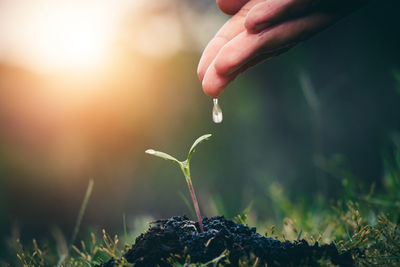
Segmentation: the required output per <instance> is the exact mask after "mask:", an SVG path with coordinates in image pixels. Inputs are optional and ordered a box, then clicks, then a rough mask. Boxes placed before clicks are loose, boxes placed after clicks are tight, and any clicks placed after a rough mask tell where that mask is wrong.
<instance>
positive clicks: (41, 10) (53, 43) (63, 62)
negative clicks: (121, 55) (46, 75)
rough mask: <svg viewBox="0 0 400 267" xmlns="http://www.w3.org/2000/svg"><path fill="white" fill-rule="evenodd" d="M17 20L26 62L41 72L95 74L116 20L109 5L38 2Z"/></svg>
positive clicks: (107, 48)
mask: <svg viewBox="0 0 400 267" xmlns="http://www.w3.org/2000/svg"><path fill="white" fill-rule="evenodd" d="M27 10H28V11H27V12H26V13H25V14H23V17H21V18H20V19H19V20H18V22H17V23H18V24H19V25H18V26H16V27H14V30H15V29H19V31H18V32H16V33H15V34H16V35H17V37H18V39H19V43H20V44H21V45H23V46H24V53H23V54H22V55H19V56H20V57H24V59H25V63H27V64H29V65H31V66H32V67H33V68H34V69H36V70H37V71H41V72H55V71H56V72H58V71H65V70H73V71H75V72H76V71H78V72H79V71H92V70H94V69H96V68H98V67H99V66H100V65H101V64H102V63H104V60H105V58H106V56H107V53H109V49H110V45H111V43H112V41H113V39H112V38H113V32H114V30H115V24H114V22H115V20H114V19H113V18H112V17H111V15H110V13H111V14H112V12H107V11H109V10H108V8H107V5H101V4H97V5H93V4H90V1H89V2H87V1H86V2H84V1H83V2H77V1H39V3H36V4H35V5H33V4H31V6H30V8H29V9H27Z"/></svg>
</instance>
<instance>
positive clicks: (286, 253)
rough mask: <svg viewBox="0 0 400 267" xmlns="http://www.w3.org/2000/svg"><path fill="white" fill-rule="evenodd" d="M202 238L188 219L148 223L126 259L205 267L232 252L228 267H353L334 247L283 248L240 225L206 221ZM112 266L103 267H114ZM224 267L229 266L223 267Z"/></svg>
mask: <svg viewBox="0 0 400 267" xmlns="http://www.w3.org/2000/svg"><path fill="white" fill-rule="evenodd" d="M203 225H204V232H200V230H199V225H198V223H197V222H193V221H191V220H189V219H188V218H187V217H186V216H177V217H172V218H170V219H166V220H158V221H155V222H153V223H150V227H149V230H148V231H147V232H145V233H143V234H141V235H140V236H139V237H138V238H136V242H135V244H134V245H133V246H132V248H131V249H130V250H129V251H128V252H127V253H126V254H125V255H124V257H125V258H126V260H127V261H128V262H129V263H134V266H136V267H140V266H157V265H158V266H160V267H164V266H171V264H170V263H168V261H167V260H166V259H167V258H169V257H170V256H171V255H180V257H177V258H176V259H175V260H177V261H180V263H184V260H185V258H186V256H187V255H190V261H191V262H192V263H206V262H209V261H211V260H213V259H215V258H217V257H218V256H220V255H221V254H223V252H224V251H225V250H228V251H229V255H228V257H229V261H228V263H227V261H223V260H222V259H221V261H220V263H222V264H223V265H224V266H239V265H238V262H239V260H240V259H243V257H247V258H249V257H250V255H251V254H254V256H255V257H257V258H258V259H257V261H258V266H269V267H271V266H319V263H318V260H320V259H322V258H324V259H329V260H330V261H331V263H333V264H334V265H338V266H354V264H353V260H352V258H351V256H350V254H349V253H345V254H339V252H338V251H337V249H336V247H335V245H334V244H329V245H321V246H319V245H318V243H315V244H314V245H309V244H308V243H307V241H305V240H299V241H294V242H290V241H284V242H281V241H279V240H277V239H274V238H269V237H264V236H262V235H260V234H258V233H257V232H256V228H254V227H248V226H246V225H243V224H236V223H234V222H233V221H230V220H227V219H225V218H224V217H212V218H204V219H203ZM114 262H115V261H114V260H113V259H112V260H110V261H109V262H106V263H104V264H103V265H102V267H111V266H114V265H115V264H114ZM224 262H225V263H224Z"/></svg>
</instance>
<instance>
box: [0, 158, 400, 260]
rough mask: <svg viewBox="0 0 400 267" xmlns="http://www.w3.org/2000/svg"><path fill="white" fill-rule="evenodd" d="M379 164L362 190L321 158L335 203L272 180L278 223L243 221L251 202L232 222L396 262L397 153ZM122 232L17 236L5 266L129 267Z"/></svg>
mask: <svg viewBox="0 0 400 267" xmlns="http://www.w3.org/2000/svg"><path fill="white" fill-rule="evenodd" d="M384 162H385V164H384V165H385V173H384V187H383V188H382V189H380V190H379V191H377V190H375V187H374V185H371V186H370V188H369V189H368V190H364V191H365V192H363V190H360V189H359V188H361V187H359V186H357V180H355V178H354V177H352V175H351V173H350V172H348V171H346V170H343V169H342V170H340V168H342V167H337V166H335V164H334V163H332V162H330V161H325V162H324V163H323V164H322V163H321V164H322V165H323V166H324V169H325V171H327V172H331V173H333V174H335V175H338V176H340V177H341V179H342V181H343V183H342V184H343V190H342V197H341V199H339V200H338V201H335V202H334V203H331V202H329V201H328V200H326V199H321V198H319V197H318V196H315V197H314V198H315V199H310V200H309V201H298V202H294V201H290V200H289V198H288V197H287V194H286V193H285V192H284V190H283V189H282V188H281V187H280V185H279V184H272V185H271V186H270V188H269V192H270V195H271V201H272V202H273V205H274V207H276V210H275V212H276V213H277V214H281V215H282V214H283V217H281V219H280V220H279V221H274V222H255V223H254V222H252V223H250V222H248V220H247V217H248V215H249V214H250V213H252V212H254V211H252V210H251V206H250V207H249V208H247V209H246V210H245V211H244V212H243V213H242V214H239V215H238V216H236V217H235V218H234V220H235V221H236V222H238V223H245V224H246V223H249V224H251V226H254V225H255V224H256V225H257V226H260V225H264V226H267V227H266V228H267V229H268V230H266V231H265V232H263V233H261V234H264V235H266V236H269V237H274V238H277V239H280V240H296V239H299V238H304V239H306V240H307V241H308V242H309V243H315V242H319V243H320V244H321V243H331V242H334V244H335V245H336V246H337V248H338V250H339V251H341V252H344V251H349V252H350V253H351V255H352V257H353V258H354V260H355V263H356V266H400V227H399V220H400V152H399V151H395V152H394V153H393V154H392V155H391V156H390V157H387V158H385V161H384ZM92 186H93V185H90V184H89V187H88V191H87V193H86V196H85V198H84V201H83V204H82V208H81V211H80V213H79V216H78V219H77V223H76V227H75V231H74V236H76V234H77V232H78V231H79V225H80V222H81V221H82V218H83V213H84V209H85V207H86V205H87V202H88V200H89V197H90V192H91V189H92ZM307 203H312V204H307ZM123 218H125V216H124V215H123ZM123 220H124V219H123ZM259 229H262V227H259ZM126 231H127V230H126V226H125V223H124V232H123V233H122V236H123V239H124V237H125V240H123V241H120V239H119V237H118V236H117V235H115V236H110V235H109V234H107V233H106V232H105V231H104V230H103V231H102V232H101V233H88V234H87V238H86V239H85V240H84V241H81V242H78V243H77V242H73V243H71V244H70V245H69V244H67V242H66V241H65V240H66V238H65V237H63V236H62V234H61V233H60V231H55V233H54V237H55V242H53V243H54V245H48V244H39V243H38V242H37V241H36V240H33V241H32V243H31V244H21V242H20V241H19V238H18V237H17V236H16V237H15V238H14V242H13V244H12V245H11V248H10V249H12V250H13V255H14V257H13V258H10V259H8V262H9V265H10V266H27V267H30V266H56V265H57V264H59V266H94V265H96V264H99V263H101V262H104V261H107V260H108V259H110V258H114V259H117V262H118V264H119V266H131V265H130V264H129V263H127V262H126V261H125V259H124V258H123V257H122V255H123V254H124V253H125V252H126V251H127V250H128V249H129V248H130V246H131V245H132V244H131V242H129V243H128V242H127V240H128V239H126V237H127V236H128V237H129V236H132V234H131V233H129V232H126ZM73 239H74V238H73ZM73 239H72V240H73ZM130 240H133V239H130ZM49 244H52V243H49ZM69 247H70V248H71V249H69ZM167 260H168V261H169V262H170V263H171V264H173V265H174V266H182V265H181V264H179V263H178V262H186V263H187V264H186V265H185V266H204V264H196V263H190V255H171V257H170V258H169V259H167ZM227 261H229V251H225V252H224V253H223V254H221V255H220V256H219V257H217V258H216V259H214V260H213V261H212V262H209V263H208V264H209V265H214V264H217V263H223V262H227ZM0 265H1V264H0ZM240 266H257V258H256V257H254V256H250V257H249V258H246V259H242V260H241V262H240ZM321 266H333V265H332V264H331V263H330V262H329V261H323V260H322V261H321Z"/></svg>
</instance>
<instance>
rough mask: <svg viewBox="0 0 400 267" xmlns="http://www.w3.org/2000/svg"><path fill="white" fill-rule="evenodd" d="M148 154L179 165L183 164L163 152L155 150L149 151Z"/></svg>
mask: <svg viewBox="0 0 400 267" xmlns="http://www.w3.org/2000/svg"><path fill="white" fill-rule="evenodd" d="M146 154H149V155H153V156H156V157H159V158H162V159H165V160H170V161H173V162H176V163H178V164H179V165H180V164H181V162H180V161H179V160H177V159H176V158H174V157H173V156H171V155H168V154H167V153H164V152H161V151H156V150H154V149H147V150H146Z"/></svg>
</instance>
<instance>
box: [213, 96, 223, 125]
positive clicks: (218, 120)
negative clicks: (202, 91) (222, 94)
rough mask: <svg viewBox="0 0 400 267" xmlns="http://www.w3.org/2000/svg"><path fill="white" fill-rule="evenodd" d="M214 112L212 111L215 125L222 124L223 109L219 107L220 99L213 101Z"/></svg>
mask: <svg viewBox="0 0 400 267" xmlns="http://www.w3.org/2000/svg"><path fill="white" fill-rule="evenodd" d="M213 103H214V106H213V110H212V118H213V121H214V122H215V123H221V122H222V118H223V117H222V109H221V108H220V106H219V105H218V98H214V99H213Z"/></svg>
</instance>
